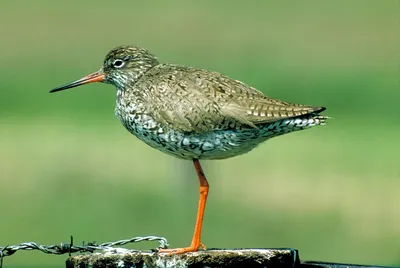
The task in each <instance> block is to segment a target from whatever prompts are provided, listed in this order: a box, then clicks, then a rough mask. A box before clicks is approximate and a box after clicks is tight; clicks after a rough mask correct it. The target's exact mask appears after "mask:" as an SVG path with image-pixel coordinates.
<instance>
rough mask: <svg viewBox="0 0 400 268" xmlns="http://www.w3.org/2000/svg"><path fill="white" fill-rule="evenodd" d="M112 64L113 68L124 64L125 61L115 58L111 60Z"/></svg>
mask: <svg viewBox="0 0 400 268" xmlns="http://www.w3.org/2000/svg"><path fill="white" fill-rule="evenodd" d="M113 65H114V67H115V68H121V67H122V66H124V65H125V62H124V61H123V60H120V59H117V60H115V61H114V62H113Z"/></svg>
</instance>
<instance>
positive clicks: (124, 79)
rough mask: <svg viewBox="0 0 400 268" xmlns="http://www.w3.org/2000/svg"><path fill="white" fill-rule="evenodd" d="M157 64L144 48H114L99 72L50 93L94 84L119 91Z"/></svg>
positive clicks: (154, 58)
mask: <svg viewBox="0 0 400 268" xmlns="http://www.w3.org/2000/svg"><path fill="white" fill-rule="evenodd" d="M158 64H159V63H158V60H157V58H156V57H155V56H154V55H153V54H151V53H150V52H149V51H147V50H146V49H144V48H139V47H134V46H121V47H116V48H114V49H112V50H111V51H110V52H109V53H108V54H107V56H106V58H105V60H104V63H103V66H102V68H101V69H100V70H99V71H97V72H95V73H92V74H89V75H87V76H85V77H83V78H81V79H79V80H76V81H73V82H71V83H68V84H66V85H63V86H60V87H57V88H55V89H53V90H51V91H50V92H57V91H60V90H65V89H68V88H73V87H77V86H80V85H84V84H89V83H94V82H103V83H108V84H112V85H114V86H116V87H117V88H118V89H121V88H124V86H126V85H129V84H130V83H135V82H136V81H137V79H138V78H139V77H140V76H141V75H142V74H144V73H145V72H147V71H148V70H149V69H151V68H152V67H154V66H156V65H158Z"/></svg>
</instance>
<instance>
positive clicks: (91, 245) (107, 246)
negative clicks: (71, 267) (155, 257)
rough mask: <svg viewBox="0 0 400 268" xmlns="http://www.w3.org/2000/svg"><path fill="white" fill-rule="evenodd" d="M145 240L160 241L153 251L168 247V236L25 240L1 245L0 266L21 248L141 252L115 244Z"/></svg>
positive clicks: (57, 251) (61, 251) (62, 251)
mask: <svg viewBox="0 0 400 268" xmlns="http://www.w3.org/2000/svg"><path fill="white" fill-rule="evenodd" d="M143 241H158V242H159V243H160V245H159V247H158V248H157V249H152V251H157V250H158V249H162V248H168V241H167V239H166V238H164V237H161V236H138V237H133V238H130V239H123V240H118V241H115V242H106V243H102V244H99V245H98V244H96V243H95V242H88V243H85V242H82V245H81V246H78V245H74V244H73V242H74V239H73V237H72V236H71V237H70V243H68V244H65V243H61V244H59V245H40V244H37V243H35V242H24V243H21V244H19V245H13V246H5V247H0V268H2V267H3V259H4V258H5V257H7V256H11V255H13V254H14V253H15V252H17V251H21V250H38V251H41V252H43V253H46V254H55V255H62V254H69V256H71V254H72V253H76V252H79V253H87V252H90V253H93V252H94V251H96V250H102V251H105V252H113V253H118V252H140V250H136V249H126V248H116V247H115V246H123V245H126V244H130V243H138V242H143Z"/></svg>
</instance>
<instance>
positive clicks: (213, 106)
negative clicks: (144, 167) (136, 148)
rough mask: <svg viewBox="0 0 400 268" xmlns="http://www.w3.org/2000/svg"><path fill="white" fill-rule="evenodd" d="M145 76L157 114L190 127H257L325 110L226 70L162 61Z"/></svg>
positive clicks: (165, 121)
mask: <svg viewBox="0 0 400 268" xmlns="http://www.w3.org/2000/svg"><path fill="white" fill-rule="evenodd" d="M141 81H143V82H142V83H141V87H143V90H146V91H147V92H148V98H149V99H151V103H152V105H151V106H152V107H149V112H151V114H152V115H153V117H154V118H155V119H156V120H157V121H158V122H160V123H163V124H167V125H169V126H170V127H171V128H173V129H175V130H180V131H185V132H196V133H202V132H209V131H212V130H216V129H237V128H256V127H257V125H259V124H265V123H271V122H275V121H278V120H281V119H285V118H291V117H296V116H300V115H305V114H310V113H318V112H320V111H322V110H323V108H319V107H311V106H305V105H298V104H291V103H287V102H283V101H279V100H276V99H272V98H269V97H266V96H264V95H263V94H262V93H261V92H260V91H258V90H256V89H254V88H252V87H249V86H247V85H246V84H244V83H242V82H240V81H237V80H233V79H231V78H229V77H227V76H224V75H222V74H220V73H216V72H211V71H207V70H201V69H195V68H189V67H185V66H177V65H168V64H163V65H159V66H157V67H154V68H153V69H152V70H150V71H149V72H147V73H146V79H141Z"/></svg>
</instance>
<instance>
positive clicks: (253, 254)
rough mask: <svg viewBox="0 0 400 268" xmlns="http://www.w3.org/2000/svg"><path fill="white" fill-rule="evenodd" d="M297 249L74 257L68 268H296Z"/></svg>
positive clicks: (95, 254) (110, 254)
mask: <svg viewBox="0 0 400 268" xmlns="http://www.w3.org/2000/svg"><path fill="white" fill-rule="evenodd" d="M298 265H299V257H298V254H297V250H295V249H209V250H206V251H199V252H193V253H187V254H181V255H169V254H165V253H163V254H158V253H151V252H133V253H132V252H124V253H112V252H110V253H93V254H87V255H79V256H72V257H70V258H69V259H68V260H67V263H66V266H67V268H122V267H124V268H127V267H132V268H133V267H135V268H136V267H141V268H172V267H176V268H186V267H187V268H195V267H296V266H298Z"/></svg>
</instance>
